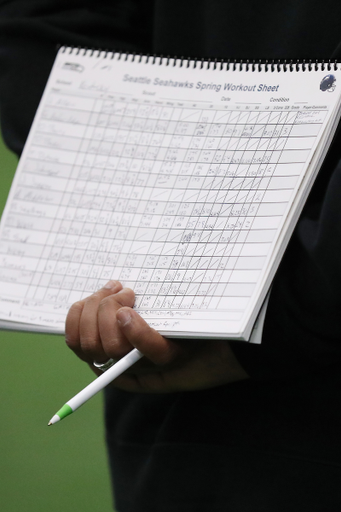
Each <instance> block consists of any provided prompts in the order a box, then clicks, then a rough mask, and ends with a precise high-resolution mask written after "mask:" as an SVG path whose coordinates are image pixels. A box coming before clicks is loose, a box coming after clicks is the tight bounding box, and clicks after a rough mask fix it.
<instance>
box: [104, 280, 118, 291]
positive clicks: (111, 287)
mask: <svg viewBox="0 0 341 512" xmlns="http://www.w3.org/2000/svg"><path fill="white" fill-rule="evenodd" d="M117 285H118V281H108V282H107V284H106V285H104V286H103V288H105V289H106V290H114V289H115V288H117Z"/></svg>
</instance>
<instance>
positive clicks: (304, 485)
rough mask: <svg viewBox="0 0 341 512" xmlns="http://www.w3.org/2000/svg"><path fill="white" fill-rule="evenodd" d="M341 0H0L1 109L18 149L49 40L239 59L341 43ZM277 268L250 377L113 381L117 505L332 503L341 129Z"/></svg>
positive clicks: (336, 506) (161, 510) (109, 415)
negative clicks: (128, 389)
mask: <svg viewBox="0 0 341 512" xmlns="http://www.w3.org/2000/svg"><path fill="white" fill-rule="evenodd" d="M340 41H341V4H340V3H337V2H336V3H335V2H331V0H325V1H324V2H318V1H309V0H303V1H300V2H294V1H291V0H290V1H287V2H282V1H278V0H276V1H273V2H268V1H264V2H255V1H254V0H245V1H244V2H232V1H230V2H229V1H223V0H210V1H206V0H196V1H194V0H190V1H187V2H185V1H181V2H180V1H179V0H155V1H154V2H153V1H151V0H144V1H142V0H135V1H133V0H128V1H123V0H119V1H109V0H96V1H90V0H86V1H80V0H79V1H76V0H68V1H64V0H32V1H31V0H12V1H11V0H7V1H1V0H0V109H1V110H0V116H1V122H2V130H3V135H4V138H5V141H6V142H7V144H8V145H9V147H11V148H12V149H13V150H15V151H16V152H17V153H20V152H21V150H22V147H23V144H24V141H25V139H26V136H27V133H28V130H29V127H30V124H31V122H32V119H33V116H34V112H35V109H36V107H37V104H38V102H39V98H40V96H41V93H42V90H43V87H44V84H45V82H46V79H47V76H48V72H49V70H50V68H51V65H52V62H53V58H54V56H55V53H56V45H57V44H58V43H59V44H71V45H75V46H86V47H96V48H103V49H105V48H108V49H118V50H129V51H136V52H144V53H151V54H153V53H157V54H163V55H178V56H186V57H187V56H192V57H200V58H201V57H205V58H211V59H215V58H218V59H219V58H229V59H231V60H234V59H248V60H253V59H260V58H262V59H268V60H271V59H274V60H277V59H289V60H290V59H306V60H308V59H311V60H316V59H324V60H327V59H329V58H333V59H335V58H337V57H338V55H339V57H340V58H341V47H339V44H340ZM340 137H341V135H340V133H338V134H337V136H336V137H335V140H334V143H333V145H332V147H331V150H330V151H329V154H328V156H327V158H326V161H325V163H324V165H323V168H322V169H321V171H320V174H319V176H318V179H317V181H316V183H315V185H314V188H313V190H312V193H311V194H310V196H309V199H308V202H307V204H306V206H305V209H304V212H303V214H302V216H301V218H300V221H299V223H298V225H297V228H296V230H295V233H294V235H293V237H292V240H291V242H290V244H289V247H288V249H287V251H286V253H285V256H284V258H283V261H282V264H281V266H280V269H279V271H278V272H277V275H276V278H275V280H274V285H273V290H272V293H271V298H270V302H269V307H268V312H267V316H266V322H265V328H264V335H263V343H262V345H261V346H250V345H247V344H236V343H235V344H233V349H234V351H235V354H236V355H237V357H238V359H239V360H240V362H241V364H242V365H243V367H244V368H245V369H246V370H247V371H248V373H249V374H250V375H251V377H252V378H251V379H250V380H249V381H244V382H241V383H236V384H232V385H228V386H221V387H219V388H216V389H211V390H207V391H200V392H191V393H177V394H169V395H143V396H142V395H136V394H128V393H124V392H119V391H115V390H113V389H110V390H107V392H106V421H107V435H108V448H109V454H110V461H111V467H112V472H113V480H114V486H115V496H116V503H117V507H118V510H120V512H142V511H143V512H144V511H146V512H166V511H169V512H171V511H175V510H176V511H177V512H201V511H202V512H215V511H217V512H218V511H219V512H220V511H222V512H223V511H231V512H267V511H269V512H282V511H283V512H284V511H285V512H287V511H288V510H290V511H291V512H295V511H297V512H298V511H302V510H309V512H315V511H316V512H318V511H322V510H323V511H324V510H328V511H334V510H335V511H336V510H340V509H341V486H340V483H339V482H340V477H341V436H340V426H341V408H340V407H339V400H338V397H339V389H341V387H340V384H341V371H340V369H341V339H340V332H341V293H340V290H341V264H340V256H339V255H340V253H341V204H340V199H339V198H340V197H341V164H340V162H339V161H340V157H341V140H340Z"/></svg>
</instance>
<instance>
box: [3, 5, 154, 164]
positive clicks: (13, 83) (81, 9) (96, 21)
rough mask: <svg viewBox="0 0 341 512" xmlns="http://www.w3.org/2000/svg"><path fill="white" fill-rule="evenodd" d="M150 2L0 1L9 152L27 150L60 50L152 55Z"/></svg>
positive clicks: (5, 119) (4, 101) (5, 127)
mask: <svg viewBox="0 0 341 512" xmlns="http://www.w3.org/2000/svg"><path fill="white" fill-rule="evenodd" d="M150 1H151V0H140V2H137V1H136V0H135V1H134V0H127V1H124V0H111V1H110V2H108V1H107V0H97V1H89V0H0V118H1V126H2V135H3V138H4V140H5V142H6V144H7V145H8V146H9V147H10V149H12V150H13V151H14V152H16V153H17V154H20V153H21V151H22V149H23V146H24V143H25V140H26V137H27V135H28V132H29V129H30V126H31V123H32V120H33V117H34V114H35V111H36V108H37V106H38V103H39V100H40V97H41V95H42V92H43V89H44V86H45V84H46V80H47V77H48V75H49V72H50V70H51V67H52V64H53V61H54V58H55V56H56V52H57V48H58V46H59V45H70V46H76V47H77V46H81V47H87V48H101V49H109V50H115V49H118V50H127V51H137V52H140V51H141V52H143V51H147V45H148V42H149V37H150V32H151V31H150V30H148V29H149V23H151V21H148V20H147V14H148V9H147V7H148V6H147V5H146V4H148V3H150ZM144 18H146V19H144Z"/></svg>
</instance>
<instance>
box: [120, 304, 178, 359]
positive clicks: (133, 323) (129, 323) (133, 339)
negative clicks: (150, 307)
mask: <svg viewBox="0 0 341 512" xmlns="http://www.w3.org/2000/svg"><path fill="white" fill-rule="evenodd" d="M116 319H117V323H118V325H119V328H120V330H121V332H122V334H123V335H124V336H125V337H126V339H127V340H128V341H129V342H130V343H131V344H132V345H133V346H134V347H135V348H137V349H138V350H140V352H142V354H143V355H144V356H146V358H147V359H149V360H150V361H152V362H153V363H154V364H156V365H158V366H159V365H160V366H163V365H166V364H168V363H171V362H172V361H174V359H176V357H177V356H178V355H179V354H180V353H181V352H182V350H181V347H180V345H179V344H177V343H175V342H173V341H171V340H169V339H167V338H164V337H163V336H161V334H159V333H158V332H157V331H156V330H155V329H153V328H152V327H150V326H149V325H148V324H147V322H146V321H145V320H144V319H143V318H142V317H141V316H140V315H139V314H138V313H137V312H136V311H134V310H133V309H131V308H129V307H123V308H121V309H119V310H118V311H117V312H116Z"/></svg>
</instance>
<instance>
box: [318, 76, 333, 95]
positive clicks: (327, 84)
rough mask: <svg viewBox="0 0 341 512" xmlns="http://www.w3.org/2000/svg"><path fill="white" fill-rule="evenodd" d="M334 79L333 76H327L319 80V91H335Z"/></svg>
mask: <svg viewBox="0 0 341 512" xmlns="http://www.w3.org/2000/svg"><path fill="white" fill-rule="evenodd" d="M335 82H336V78H335V76H334V75H327V76H325V77H324V78H323V79H322V80H321V83H320V89H321V91H323V92H325V91H328V92H333V91H334V90H335V87H336V84H335Z"/></svg>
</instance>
